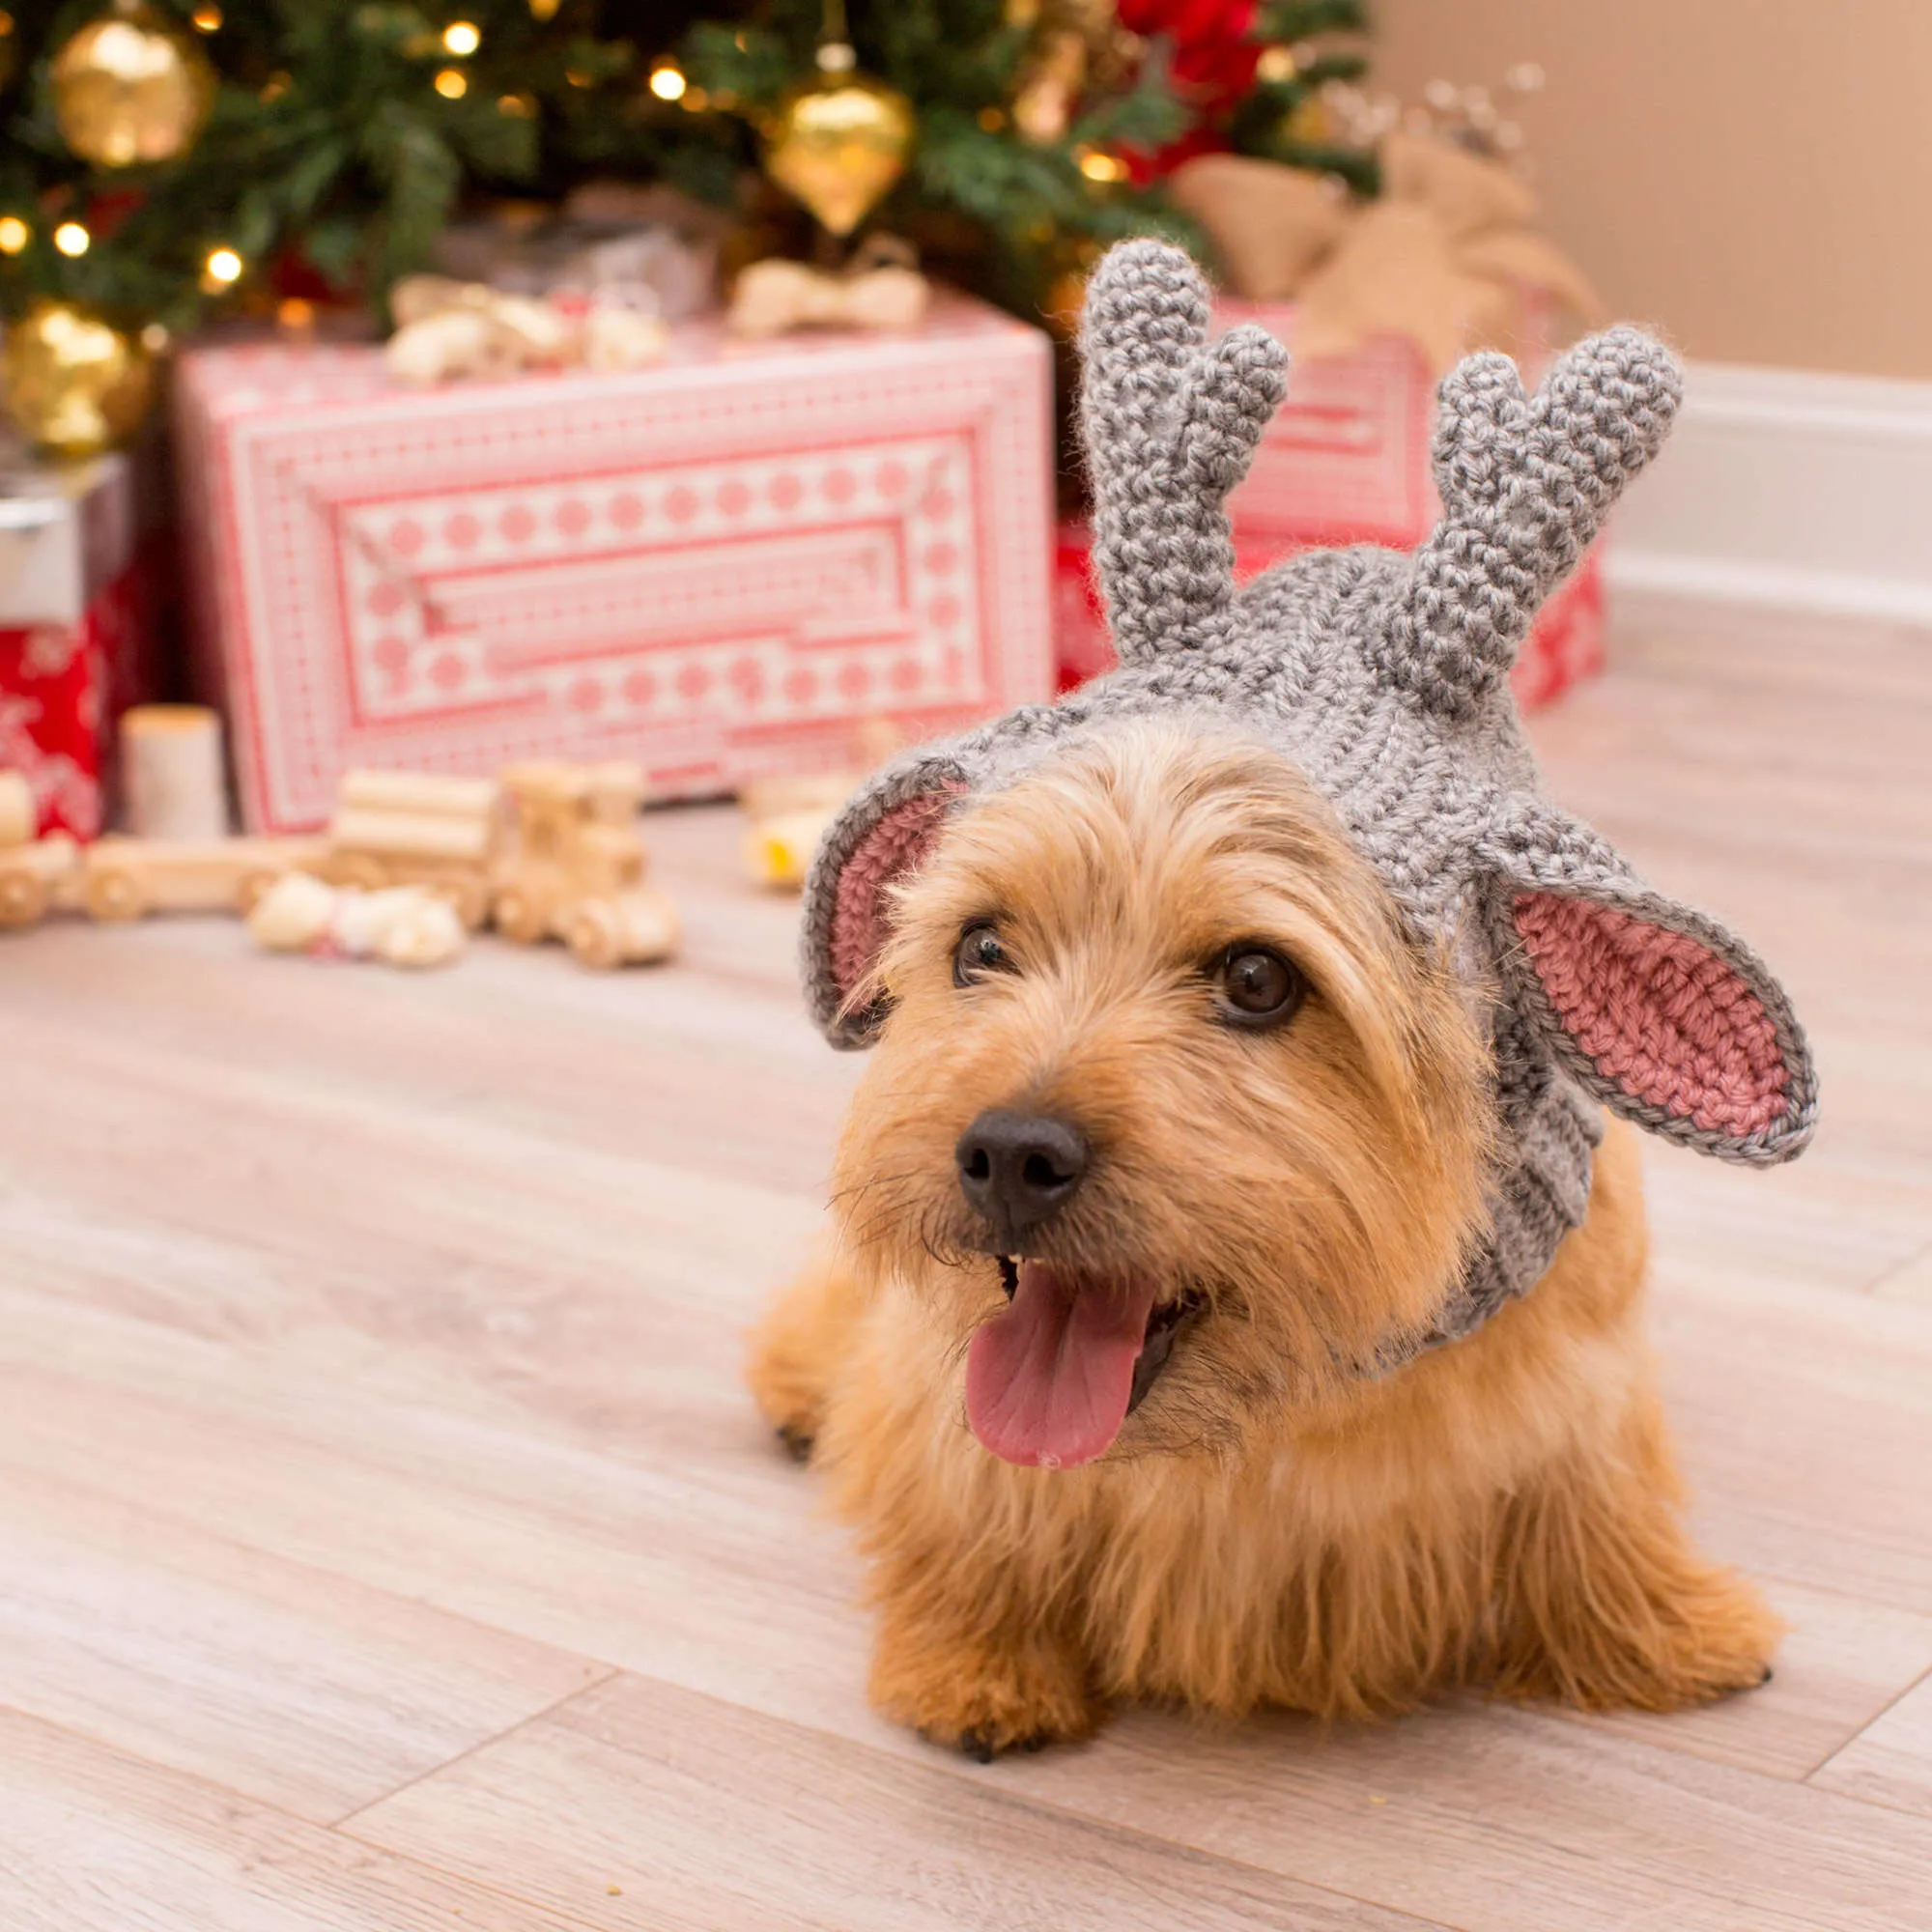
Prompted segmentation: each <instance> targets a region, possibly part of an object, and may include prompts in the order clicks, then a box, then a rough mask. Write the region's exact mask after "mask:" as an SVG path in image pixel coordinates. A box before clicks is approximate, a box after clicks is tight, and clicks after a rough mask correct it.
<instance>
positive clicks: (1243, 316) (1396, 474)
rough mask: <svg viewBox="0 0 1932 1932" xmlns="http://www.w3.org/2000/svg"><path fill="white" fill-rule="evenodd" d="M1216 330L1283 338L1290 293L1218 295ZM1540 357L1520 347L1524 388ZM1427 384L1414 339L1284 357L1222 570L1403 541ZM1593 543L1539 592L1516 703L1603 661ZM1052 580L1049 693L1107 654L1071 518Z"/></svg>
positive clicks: (1428, 478)
mask: <svg viewBox="0 0 1932 1932" xmlns="http://www.w3.org/2000/svg"><path fill="white" fill-rule="evenodd" d="M1215 322H1216V324H1217V326H1218V327H1222V328H1226V327H1232V326H1233V325H1234V324H1235V323H1237V322H1258V323H1260V324H1261V326H1262V327H1264V328H1265V329H1267V330H1268V332H1269V333H1270V334H1272V335H1276V336H1278V337H1280V339H1281V340H1282V341H1283V342H1285V343H1286V344H1287V345H1288V347H1289V349H1290V351H1291V352H1293V347H1294V323H1295V311H1294V306H1293V303H1290V302H1243V301H1234V300H1224V301H1220V302H1217V303H1216V304H1215ZM1546 359H1547V357H1543V356H1535V355H1533V356H1531V357H1530V358H1528V363H1529V366H1528V367H1526V368H1525V370H1524V379H1525V381H1527V382H1530V383H1532V384H1533V383H1534V381H1535V380H1536V377H1537V376H1538V374H1539V373H1540V369H1539V366H1538V365H1539V364H1540V363H1541V362H1542V361H1544V360H1546ZM1434 434H1435V382H1434V380H1433V378H1432V377H1431V375H1430V372H1429V368H1428V365H1427V364H1426V363H1425V362H1424V360H1423V358H1422V356H1421V354H1420V353H1419V352H1418V351H1417V350H1416V348H1415V346H1414V345H1413V344H1412V343H1410V342H1407V341H1406V340H1404V339H1402V338H1400V337H1396V336H1384V337H1379V338H1378V339H1377V340H1375V341H1373V342H1371V343H1368V344H1367V345H1366V346H1364V347H1363V348H1362V349H1360V350H1357V351H1356V352H1355V353H1354V354H1352V355H1338V356H1329V357H1324V358H1322V359H1321V360H1320V361H1312V362H1306V363H1297V364H1296V365H1295V366H1294V368H1293V371H1292V373H1291V376H1290V379H1289V386H1288V399H1287V401H1285V402H1284V403H1283V404H1282V406H1281V408H1280V409H1279V410H1277V411H1276V412H1275V416H1274V420H1273V421H1272V422H1271V423H1270V424H1269V426H1268V430H1267V434H1266V435H1265V436H1264V438H1263V439H1262V443H1261V447H1260V448H1259V449H1258V450H1257V451H1256V452H1255V460H1254V465H1253V467H1252V469H1250V470H1249V472H1248V475H1247V479H1246V480H1245V481H1244V482H1243V483H1242V484H1241V486H1240V487H1239V489H1237V490H1236V491H1235V493H1234V494H1233V495H1232V496H1231V497H1229V499H1228V512H1229V518H1230V521H1231V522H1232V523H1233V525H1234V530H1235V572H1236V576H1237V577H1238V578H1241V579H1243V580H1245V579H1246V578H1249V577H1251V576H1253V575H1254V574H1255V573H1256V572H1257V571H1261V570H1264V569H1266V568H1267V567H1268V566H1269V565H1270V564H1275V563H1280V562H1282V561H1283V560H1284V559H1286V558H1288V557H1291V556H1293V555H1295V554H1297V553H1299V552H1301V551H1305V550H1314V549H1318V548H1321V547H1323V546H1327V545H1340V544H1355V543H1373V544H1386V545H1388V546H1389V547H1391V548H1392V549H1396V550H1412V549H1413V548H1414V547H1415V546H1416V545H1417V544H1419V543H1420V542H1421V541H1422V540H1423V539H1424V538H1425V537H1426V536H1427V535H1428V534H1429V532H1430V530H1431V529H1432V528H1433V527H1434V526H1435V521H1436V518H1437V517H1438V516H1439V515H1440V513H1441V504H1440V500H1439V498H1438V497H1437V496H1436V494H1435V477H1434V476H1433V474H1432V473H1431V470H1430V454H1429V452H1430V441H1431V439H1432V437H1433V436H1434ZM1600 548H1601V539H1600V540H1599V544H1598V545H1597V546H1593V547H1592V549H1591V552H1590V553H1589V554H1588V555H1586V556H1585V558H1584V560H1583V562H1582V564H1581V565H1580V566H1579V568H1578V569H1577V572H1576V573H1575V575H1574V576H1573V577H1571V579H1570V580H1569V581H1568V582H1566V583H1565V584H1564V585H1563V586H1562V587H1561V588H1560V589H1559V590H1558V591H1557V592H1556V594H1555V595H1554V596H1553V597H1552V598H1550V600H1549V602H1548V604H1546V605H1545V606H1544V608H1543V611H1542V612H1541V613H1540V614H1539V615H1538V617H1537V620H1536V624H1535V627H1534V628H1533V629H1532V630H1531V632H1530V635H1529V638H1528V639H1527V641H1526V642H1525V643H1524V645H1523V648H1522V652H1521V655H1520V657H1519V659H1518V661H1517V667H1516V670H1515V673H1514V675H1513V677H1512V680H1511V681H1512V683H1513V684H1514V685H1515V687H1516V693H1517V696H1518V699H1519V700H1520V702H1521V703H1522V704H1523V705H1525V706H1526V707H1533V706H1535V705H1539V704H1547V703H1548V702H1549V701H1550V699H1552V698H1554V697H1556V696H1560V695H1561V694H1562V693H1563V692H1565V691H1567V690H1568V689H1569V688H1570V687H1571V686H1572V685H1573V684H1575V683H1576V682H1577V680H1578V679H1579V678H1582V677H1587V676H1589V675H1591V674H1592V673H1593V672H1595V671H1597V670H1599V669H1601V668H1602V666H1603V628H1604V590H1603V576H1602V571H1601V568H1600V565H1599V561H1598V554H1597V553H1598V550H1599V549H1600ZM1057 562H1058V571H1057V577H1056V582H1055V586H1054V620H1055V644H1056V649H1057V652H1058V656H1059V660H1060V681H1061V688H1062V689H1063V690H1067V689H1070V688H1071V687H1072V686H1074V685H1077V684H1081V683H1084V682H1085V681H1086V680H1087V679H1088V678H1090V677H1092V676H1094V675H1095V674H1096V673H1097V672H1099V671H1102V670H1105V669H1107V668H1109V667H1110V666H1111V665H1112V664H1113V662H1114V655H1113V647H1112V644H1111V643H1110V641H1109V639H1108V637H1107V632H1106V625H1105V622H1104V619H1103V618H1102V615H1101V611H1100V606H1099V601H1098V599H1097V597H1096V596H1095V595H1094V590H1093V587H1092V584H1091V582H1090V580H1089V570H1088V538H1087V531H1086V528H1085V526H1081V525H1064V526H1062V528H1061V531H1060V542H1059V550H1058V558H1057Z"/></svg>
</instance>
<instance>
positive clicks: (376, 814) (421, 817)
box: [314, 771, 503, 931]
mask: <svg viewBox="0 0 1932 1932" xmlns="http://www.w3.org/2000/svg"><path fill="white" fill-rule="evenodd" d="M501 801H502V793H501V789H500V787H499V786H497V783H496V782H495V781H492V780H489V779H455V778H444V777H442V776H440V774H437V773H430V772H384V771H353V772H349V773H347V774H345V775H344V777H343V781H342V791H341V803H340V806H339V809H338V810H337V811H336V814H335V817H334V819H333V821H332V822H331V824H330V826H329V829H328V851H327V857H326V858H325V859H324V860H323V862H322V863H321V864H320V865H319V866H318V867H315V868H314V869H315V870H316V871H317V872H318V873H319V875H320V876H321V877H323V878H325V879H327V881H328V882H329V883H330V884H331V885H338V886H355V887H357V888H359V889H360V890H362V891H363V892H381V891H382V890H384V888H385V887H389V886H428V887H430V888H432V889H433V890H434V891H436V892H437V893H439V894H440V895H442V896H443V897H444V898H446V899H448V900H449V902H450V903H451V904H452V905H453V906H455V908H456V911H457V915H458V917H459V918H460V919H461V920H462V921H463V923H464V924H465V925H466V926H467V927H469V929H470V930H471V931H473V930H475V928H476V927H477V926H479V925H481V924H482V923H483V922H484V921H485V920H486V919H487V918H488V917H489V915H490V897H491V880H492V877H493V874H494V872H495V869H496V867H497V862H498V859H499V857H500V854H501V848H502V840H503V811H502V803H501Z"/></svg>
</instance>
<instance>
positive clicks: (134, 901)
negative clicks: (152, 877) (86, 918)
mask: <svg viewBox="0 0 1932 1932" xmlns="http://www.w3.org/2000/svg"><path fill="white" fill-rule="evenodd" d="M87 909H88V911H89V912H91V913H92V914H93V915H94V917H95V918H96V919H104V920H116V921H119V920H128V919H139V918H140V917H141V914H142V913H143V912H144V911H145V910H146V909H147V906H146V901H145V900H144V899H143V898H142V896H141V885H140V881H139V880H138V879H136V878H135V876H134V875H133V873H132V872H124V871H117V870H114V869H112V868H109V867H103V868H102V869H101V870H99V871H98V872H92V873H90V874H89V876H88V881H87Z"/></svg>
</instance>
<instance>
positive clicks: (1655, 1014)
mask: <svg viewBox="0 0 1932 1932" xmlns="http://www.w3.org/2000/svg"><path fill="white" fill-rule="evenodd" d="M1513 912H1514V917H1515V920H1516V929H1517V931H1518V932H1519V933H1520V935H1521V936H1522V943H1523V945H1524V947H1525V948H1526V949H1527V950H1528V952H1529V957H1530V960H1531V962H1532V963H1533V964H1534V965H1535V967H1536V971H1537V974H1538V976H1539V977H1540V978H1541V980H1543V985H1544V990H1545V991H1546V992H1548V995H1549V1003H1550V1005H1551V1006H1552V1007H1554V1008H1555V1009H1556V1013H1557V1017H1558V1018H1559V1019H1561V1020H1562V1022H1563V1024H1564V1026H1565V1027H1566V1028H1567V1029H1568V1031H1569V1033H1570V1036H1571V1037H1572V1038H1573V1039H1575V1040H1576V1042H1577V1045H1578V1046H1580V1047H1581V1048H1582V1049H1583V1051H1584V1052H1585V1053H1586V1054H1588V1055H1589V1057H1590V1058H1591V1060H1593V1061H1594V1062H1595V1063H1596V1065H1597V1068H1598V1070H1599V1071H1600V1072H1601V1073H1602V1074H1603V1075H1604V1077H1605V1079H1607V1080H1613V1081H1615V1082H1616V1084H1617V1085H1618V1086H1619V1087H1621V1088H1622V1089H1623V1090H1624V1092H1625V1093H1626V1094H1630V1095H1632V1096H1633V1097H1634V1098H1635V1099H1638V1100H1643V1101H1646V1102H1648V1103H1649V1104H1650V1105H1651V1106H1653V1107H1661V1108H1662V1109H1663V1111H1664V1112H1665V1113H1667V1114H1672V1115H1675V1116H1677V1117H1678V1118H1680V1119H1684V1120H1688V1121H1690V1122H1692V1123H1693V1124H1695V1125H1696V1126H1699V1127H1702V1128H1704V1129H1706V1130H1707V1131H1709V1132H1712V1133H1724V1134H1738V1135H1750V1134H1757V1133H1762V1132H1763V1131H1764V1129H1765V1128H1766V1127H1768V1126H1770V1125H1771V1124H1772V1122H1775V1121H1777V1120H1781V1119H1782V1118H1783V1116H1784V1115H1785V1113H1786V1112H1787V1111H1788V1109H1789V1105H1790V1102H1789V1101H1788V1099H1787V1098H1786V1096H1785V1088H1786V1086H1787V1084H1788V1083H1789V1080H1790V1075H1789V1073H1788V1072H1787V1071H1786V1068H1785V1065H1784V1054H1783V1052H1782V1050H1781V1049H1780V1048H1779V1046H1778V1043H1777V1033H1776V1028H1775V1027H1774V1026H1773V1025H1772V1022H1771V1016H1770V1014H1768V1013H1767V1012H1766V1011H1765V1009H1764V1002H1763V1001H1762V1000H1760V999H1759V998H1758V996H1757V995H1756V994H1755V993H1753V992H1752V991H1751V989H1750V987H1749V986H1748V985H1747V984H1746V983H1745V980H1744V979H1743V978H1742V977H1741V976H1740V975H1739V973H1738V971H1737V969H1736V968H1735V967H1733V966H1731V965H1729V964H1728V963H1727V962H1726V961H1725V960H1723V959H1722V958H1720V957H1719V955H1718V954H1717V953H1716V952H1712V951H1711V949H1710V948H1709V947H1708V946H1706V945H1704V944H1703V943H1702V942H1701V941H1699V940H1695V939H1692V938H1690V936H1689V935H1688V934H1685V933H1682V932H1670V931H1667V930H1666V929H1665V928H1664V927H1662V926H1660V925H1652V924H1651V923H1649V922H1648V921H1646V920H1642V919H1638V918H1636V917H1635V916H1634V914H1631V913H1627V912H1619V911H1617V910H1616V909H1615V908H1613V907H1610V906H1604V905H1596V904H1593V903H1592V902H1591V901H1590V900H1588V899H1578V898H1568V897H1564V896H1561V895H1557V894H1552V893H1522V894H1520V895H1518V897H1517V900H1516V903H1515V906H1514V908H1513Z"/></svg>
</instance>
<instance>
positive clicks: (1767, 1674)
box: [1757, 1663, 1777, 1690]
mask: <svg viewBox="0 0 1932 1932" xmlns="http://www.w3.org/2000/svg"><path fill="white" fill-rule="evenodd" d="M1776 1675H1777V1673H1776V1671H1775V1670H1774V1669H1772V1667H1771V1665H1770V1664H1768V1663H1767V1664H1766V1665H1765V1666H1764V1675H1763V1676H1762V1677H1760V1678H1759V1679H1758V1680H1757V1687H1758V1689H1759V1690H1763V1689H1764V1687H1765V1686H1766V1685H1767V1684H1769V1683H1770V1682H1771V1680H1772V1679H1773V1678H1774V1677H1776Z"/></svg>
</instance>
